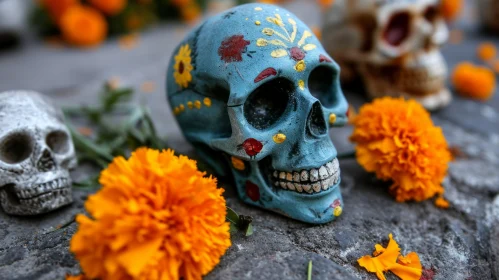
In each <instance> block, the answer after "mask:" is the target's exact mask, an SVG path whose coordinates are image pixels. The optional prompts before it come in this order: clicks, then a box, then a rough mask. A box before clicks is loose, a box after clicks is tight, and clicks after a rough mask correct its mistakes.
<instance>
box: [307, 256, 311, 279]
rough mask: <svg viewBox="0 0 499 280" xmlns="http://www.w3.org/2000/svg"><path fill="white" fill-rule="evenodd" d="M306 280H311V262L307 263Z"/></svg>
mask: <svg viewBox="0 0 499 280" xmlns="http://www.w3.org/2000/svg"><path fill="white" fill-rule="evenodd" d="M307 280H312V260H310V261H309V262H308V273H307Z"/></svg>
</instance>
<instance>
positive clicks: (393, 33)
mask: <svg viewBox="0 0 499 280" xmlns="http://www.w3.org/2000/svg"><path fill="white" fill-rule="evenodd" d="M410 23H411V16H410V15H409V14H408V13H406V12H400V13H396V14H394V15H393V16H392V17H391V18H390V20H389V21H388V24H387V25H386V28H385V31H384V32H383V38H384V39H385V41H386V42H387V43H388V44H390V45H392V46H395V47H396V46H400V45H401V44H402V43H403V42H404V41H405V39H407V38H408V37H409V33H410Z"/></svg>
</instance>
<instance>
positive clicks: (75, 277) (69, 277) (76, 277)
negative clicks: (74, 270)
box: [66, 274, 90, 280]
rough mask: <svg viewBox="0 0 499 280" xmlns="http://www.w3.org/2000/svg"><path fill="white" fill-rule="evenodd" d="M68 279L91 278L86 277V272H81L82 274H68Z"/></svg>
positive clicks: (84, 279)
mask: <svg viewBox="0 0 499 280" xmlns="http://www.w3.org/2000/svg"><path fill="white" fill-rule="evenodd" d="M66 280H90V279H88V278H87V277H85V275H84V274H80V275H66Z"/></svg>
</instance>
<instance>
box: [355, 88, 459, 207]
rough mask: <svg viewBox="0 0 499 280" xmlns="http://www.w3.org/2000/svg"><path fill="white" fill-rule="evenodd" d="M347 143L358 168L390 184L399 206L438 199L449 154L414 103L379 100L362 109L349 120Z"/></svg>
mask: <svg viewBox="0 0 499 280" xmlns="http://www.w3.org/2000/svg"><path fill="white" fill-rule="evenodd" d="M352 124H353V126H354V131H353V134H352V136H350V140H351V141H353V142H355V143H357V146H356V148H355V149H356V157H357V161H358V162H359V164H360V165H362V167H364V169H366V170H367V171H369V172H375V173H376V177H377V178H379V179H382V180H391V181H392V182H393V184H392V185H391V187H390V192H391V193H392V194H393V195H394V196H395V199H396V200H397V201H399V202H403V201H407V200H416V201H422V200H425V199H428V198H431V197H433V196H434V195H436V194H443V193H444V188H443V187H442V185H441V183H442V181H443V180H444V177H445V175H446V174H447V167H448V162H449V161H450V160H451V154H450V152H449V150H448V147H447V142H446V140H445V137H444V135H443V133H442V130H441V129H440V128H439V127H436V126H434V125H433V122H432V120H431V118H430V114H429V113H428V112H427V111H426V110H425V109H424V108H423V107H422V106H421V105H420V104H419V103H418V102H416V101H414V100H409V101H406V100H404V99H402V98H391V97H384V98H379V99H375V100H374V101H373V102H372V103H369V104H366V105H363V106H362V107H361V108H360V110H359V113H358V115H357V116H355V117H353V118H352Z"/></svg>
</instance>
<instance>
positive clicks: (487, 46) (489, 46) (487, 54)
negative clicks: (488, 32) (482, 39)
mask: <svg viewBox="0 0 499 280" xmlns="http://www.w3.org/2000/svg"><path fill="white" fill-rule="evenodd" d="M477 55H478V58H480V59H481V60H483V61H489V60H491V59H494V58H496V55H497V48H496V46H494V44H493V43H482V44H480V46H478V48H477Z"/></svg>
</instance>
